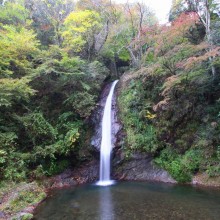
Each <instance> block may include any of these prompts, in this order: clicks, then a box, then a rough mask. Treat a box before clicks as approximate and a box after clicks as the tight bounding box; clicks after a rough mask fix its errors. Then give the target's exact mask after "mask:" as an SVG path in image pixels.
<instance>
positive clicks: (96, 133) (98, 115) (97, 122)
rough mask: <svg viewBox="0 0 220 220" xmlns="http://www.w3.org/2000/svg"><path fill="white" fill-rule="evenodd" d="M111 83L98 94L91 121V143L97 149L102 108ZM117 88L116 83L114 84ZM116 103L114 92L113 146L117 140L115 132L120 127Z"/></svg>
mask: <svg viewBox="0 0 220 220" xmlns="http://www.w3.org/2000/svg"><path fill="white" fill-rule="evenodd" d="M111 85H112V84H111V83H110V84H107V85H106V86H105V87H104V89H103V90H102V93H101V95H100V101H99V103H98V104H97V108H96V109H95V111H94V113H93V115H92V117H91V121H92V124H93V125H94V135H93V136H92V139H91V145H92V146H93V147H95V148H96V149H97V150H100V146H101V140H102V117H103V114H104V108H105V103H106V99H107V97H108V94H109V91H110V89H111ZM116 88H117V85H116ZM117 111H118V109H117V104H116V92H114V94H113V100H112V145H113V147H114V146H115V145H116V142H117V134H118V132H119V130H120V128H121V126H120V123H119V120H118V118H117Z"/></svg>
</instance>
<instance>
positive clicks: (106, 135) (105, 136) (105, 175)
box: [97, 80, 118, 186]
mask: <svg viewBox="0 0 220 220" xmlns="http://www.w3.org/2000/svg"><path fill="white" fill-rule="evenodd" d="M117 82H118V80H116V81H114V82H113V84H112V86H111V89H110V92H109V94H108V97H107V100H106V103H105V108H104V114H103V118H102V141H101V148H100V174H99V181H98V183H97V185H101V186H107V185H111V184H112V183H113V182H114V181H113V180H111V179H110V158H111V151H112V118H111V112H112V97H113V93H114V89H115V85H116V84H117Z"/></svg>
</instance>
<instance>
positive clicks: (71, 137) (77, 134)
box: [69, 132, 80, 144]
mask: <svg viewBox="0 0 220 220" xmlns="http://www.w3.org/2000/svg"><path fill="white" fill-rule="evenodd" d="M79 136H80V134H79V132H77V133H73V134H72V135H71V136H70V137H69V142H70V143H71V144H74V143H75V142H76V141H77V140H78V139H79Z"/></svg>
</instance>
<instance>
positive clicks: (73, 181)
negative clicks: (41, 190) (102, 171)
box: [44, 160, 99, 189]
mask: <svg viewBox="0 0 220 220" xmlns="http://www.w3.org/2000/svg"><path fill="white" fill-rule="evenodd" d="M98 176H99V161H97V160H93V161H90V162H87V163H83V164H81V166H79V167H76V168H75V169H74V170H66V171H65V172H63V173H62V174H60V175H57V176H54V177H52V178H50V179H49V180H47V183H46V182H45V183H44V184H45V187H46V188H49V189H53V188H62V187H69V186H76V185H79V184H84V183H92V182H94V181H96V180H97V179H98Z"/></svg>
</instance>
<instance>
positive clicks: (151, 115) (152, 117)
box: [145, 110, 156, 119]
mask: <svg viewBox="0 0 220 220" xmlns="http://www.w3.org/2000/svg"><path fill="white" fill-rule="evenodd" d="M145 118H147V119H154V118H156V114H152V113H150V112H149V111H148V110H147V114H146V116H145Z"/></svg>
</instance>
